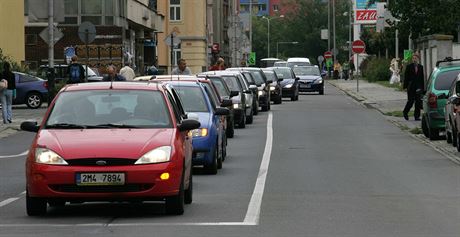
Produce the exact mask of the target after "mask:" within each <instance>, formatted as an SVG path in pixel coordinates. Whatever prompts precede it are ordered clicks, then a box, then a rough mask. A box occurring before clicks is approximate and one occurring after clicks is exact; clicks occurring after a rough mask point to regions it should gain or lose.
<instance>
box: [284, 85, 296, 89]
mask: <svg viewBox="0 0 460 237" xmlns="http://www.w3.org/2000/svg"><path fill="white" fill-rule="evenodd" d="M293 85H294V84H287V85H285V86H284V88H291V87H292V86H293Z"/></svg>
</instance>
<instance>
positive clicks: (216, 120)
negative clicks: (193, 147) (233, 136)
mask: <svg viewBox="0 0 460 237" xmlns="http://www.w3.org/2000/svg"><path fill="white" fill-rule="evenodd" d="M203 88H204V90H205V92H206V95H207V97H208V100H209V102H210V103H211V113H212V124H213V127H215V128H216V131H217V146H218V149H219V152H222V146H223V138H222V137H223V133H224V132H223V131H224V124H223V121H222V117H225V116H222V115H216V114H215V112H216V109H217V101H216V98H215V97H214V96H213V95H212V92H211V91H210V90H209V88H207V87H203ZM219 155H222V154H219Z"/></svg>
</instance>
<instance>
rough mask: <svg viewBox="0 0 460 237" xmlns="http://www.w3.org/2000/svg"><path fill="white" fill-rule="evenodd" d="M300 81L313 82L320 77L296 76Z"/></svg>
mask: <svg viewBox="0 0 460 237" xmlns="http://www.w3.org/2000/svg"><path fill="white" fill-rule="evenodd" d="M298 77H299V79H300V80H301V81H314V80H317V79H321V76H315V75H305V76H298Z"/></svg>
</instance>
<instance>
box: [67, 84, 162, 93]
mask: <svg viewBox="0 0 460 237" xmlns="http://www.w3.org/2000/svg"><path fill="white" fill-rule="evenodd" d="M111 84H112V89H114V90H155V91H156V90H161V89H160V88H161V87H160V86H158V85H159V84H160V83H157V82H148V83H145V82H113V83H111V82H91V83H80V84H71V85H68V86H67V87H66V89H65V91H83V90H108V89H110V85H111Z"/></svg>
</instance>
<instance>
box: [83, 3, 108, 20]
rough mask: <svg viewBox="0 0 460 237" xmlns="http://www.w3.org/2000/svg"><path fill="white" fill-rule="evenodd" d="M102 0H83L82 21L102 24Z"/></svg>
mask: <svg viewBox="0 0 460 237" xmlns="http://www.w3.org/2000/svg"><path fill="white" fill-rule="evenodd" d="M102 7H103V6H102V0H81V21H82V22H85V21H89V22H91V23H93V24H94V25H101V24H102V9H103V8H102Z"/></svg>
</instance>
